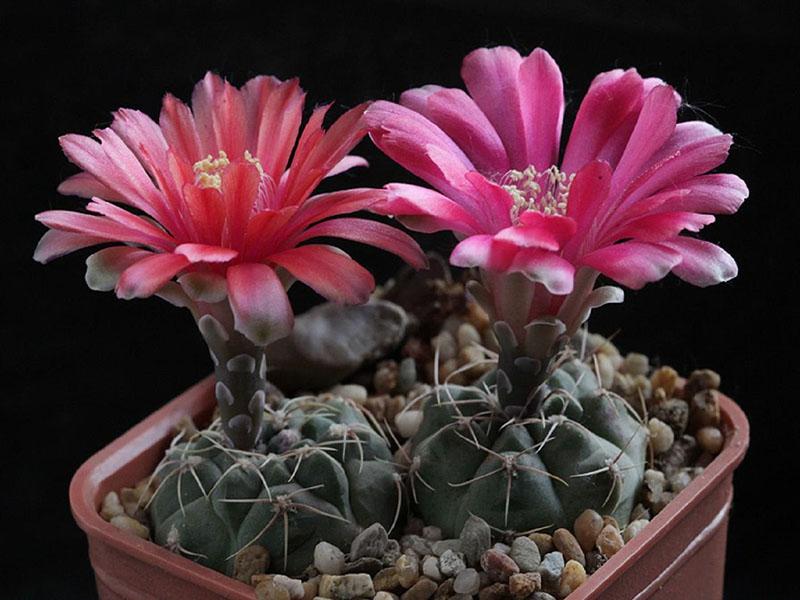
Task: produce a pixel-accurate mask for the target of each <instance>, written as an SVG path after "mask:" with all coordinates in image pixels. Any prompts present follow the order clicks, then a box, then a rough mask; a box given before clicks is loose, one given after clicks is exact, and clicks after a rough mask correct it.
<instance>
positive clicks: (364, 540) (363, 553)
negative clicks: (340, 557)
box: [350, 523, 389, 561]
mask: <svg viewBox="0 0 800 600" xmlns="http://www.w3.org/2000/svg"><path fill="white" fill-rule="evenodd" d="M388 543H389V535H388V534H387V533H386V529H384V527H383V525H381V524H380V523H373V524H372V525H370V526H369V527H367V528H366V529H365V530H364V531H362V532H361V533H359V534H358V535H357V536H356V537H355V539H354V540H353V542H352V543H351V544H350V560H351V561H355V560H358V559H359V558H364V557H367V558H381V557H382V556H383V553H384V552H385V551H386V546H387V545H388Z"/></svg>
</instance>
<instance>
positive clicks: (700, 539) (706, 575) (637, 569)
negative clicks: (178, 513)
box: [69, 377, 749, 600]
mask: <svg viewBox="0 0 800 600" xmlns="http://www.w3.org/2000/svg"><path fill="white" fill-rule="evenodd" d="M212 387H213V379H212V378H210V377H209V378H207V379H204V380H202V381H201V382H199V383H198V384H196V385H195V386H193V387H191V388H189V389H188V390H186V391H185V392H184V393H183V394H181V395H180V396H178V397H177V398H175V399H174V400H172V401H171V402H170V403H169V404H167V405H166V406H164V407H163V408H161V409H160V410H158V411H156V412H155V413H153V414H152V415H150V416H149V417H147V418H146V419H145V420H144V421H142V422H141V423H139V424H138V425H136V426H135V427H134V428H133V429H131V430H130V431H128V432H127V433H125V434H124V435H123V436H121V437H120V438H118V439H117V440H115V441H114V442H112V443H111V444H109V445H108V446H106V447H105V448H103V449H102V450H101V451H100V452H98V453H97V454H95V455H94V456H92V457H91V458H90V459H89V460H87V461H86V462H85V463H84V464H83V465H82V466H81V467H80V468H79V469H78V471H77V472H76V473H75V475H74V477H73V478H72V482H71V484H70V489H69V497H70V505H71V507H72V514H73V515H74V517H75V521H76V522H77V523H78V525H79V526H80V528H81V529H83V531H84V532H85V533H86V535H87V537H88V540H89V559H90V561H91V563H92V567H93V568H94V572H95V577H96V580H97V591H98V594H99V596H100V598H101V600H118V599H126V600H128V599H130V600H151V599H152V600H186V599H187V598H191V599H192V600H205V599H209V600H211V599H220V598H227V599H232V600H233V599H235V600H253V598H254V597H255V595H254V592H253V588H251V587H250V586H248V585H245V584H244V583H241V582H238V581H235V580H233V579H231V578H229V577H226V576H224V575H222V574H220V573H217V572H216V571H212V570H211V569H207V568H205V567H202V566H200V565H198V564H196V563H194V562H192V561H191V560H189V559H187V558H184V557H182V556H178V555H176V554H172V553H171V552H168V551H167V550H165V549H164V548H161V547H160V546H157V545H156V544H153V543H152V542H149V541H146V540H142V539H140V538H137V537H135V536H133V535H130V534H128V533H125V532H123V531H120V530H119V529H117V528H115V527H113V526H112V525H110V524H109V523H106V522H105V521H104V520H103V519H102V518H101V517H100V515H99V514H98V509H99V506H100V504H101V502H102V500H103V498H104V497H105V495H106V494H107V493H108V492H110V491H112V490H119V489H120V488H122V487H126V486H130V485H132V484H134V483H135V482H136V481H139V480H140V479H142V478H144V477H147V476H149V475H150V473H152V470H153V468H154V467H155V465H156V464H157V463H158V461H159V460H160V459H161V457H162V455H163V452H164V450H165V448H166V447H167V444H168V443H169V440H170V438H171V437H172V431H173V427H174V425H175V424H176V423H177V422H178V421H179V420H180V418H181V417H183V416H185V415H191V416H192V418H193V419H195V421H196V422H201V423H202V422H204V421H207V420H208V419H209V417H210V415H211V413H212V411H213V408H214V399H213V389H212ZM720 402H721V407H720V408H721V413H722V420H723V430H724V432H725V437H726V442H725V447H724V449H723V450H722V452H721V453H720V454H719V456H717V457H716V458H715V459H714V461H713V462H712V463H711V464H710V465H709V466H708V467H707V468H706V469H705V471H704V472H703V474H702V475H700V476H699V477H697V478H696V479H695V480H694V481H692V483H691V484H690V485H689V486H688V487H687V488H686V489H685V490H684V491H682V492H681V493H680V494H679V495H678V496H677V497H676V498H675V499H674V500H673V501H672V502H670V503H669V505H668V506H667V507H666V508H665V509H664V510H663V511H661V512H660V513H659V514H658V515H656V517H655V518H654V519H653V520H652V521H651V523H650V524H649V525H648V526H647V527H645V528H644V530H643V531H642V532H641V533H640V534H639V535H637V536H636V538H634V539H633V540H632V541H631V542H629V543H628V544H626V545H625V546H624V547H623V549H622V550H621V551H620V552H618V553H617V554H616V555H614V556H613V557H612V558H611V559H610V560H609V561H608V562H607V563H606V564H605V565H604V566H603V567H602V568H601V569H600V570H599V571H598V572H596V573H595V574H593V575H592V576H591V577H590V578H589V579H588V580H587V582H586V583H585V584H584V585H582V586H581V587H580V588H579V589H578V590H576V591H575V592H574V593H573V594H571V595H570V596H569V600H590V599H591V600H594V599H602V600H645V599H653V600H656V599H658V600H668V599H675V598H681V599H682V600H716V599H720V598H722V590H723V580H724V572H725V545H726V538H727V529H728V511H729V509H730V505H731V499H732V497H733V471H734V469H735V468H736V467H737V466H738V465H739V463H740V462H741V461H742V458H743V457H744V454H745V452H746V450H747V444H748V441H749V427H748V423H747V419H746V417H745V416H744V413H742V411H741V409H740V408H739V407H738V406H737V405H736V404H735V403H734V402H733V401H732V400H731V399H730V398H727V397H725V396H721V397H720Z"/></svg>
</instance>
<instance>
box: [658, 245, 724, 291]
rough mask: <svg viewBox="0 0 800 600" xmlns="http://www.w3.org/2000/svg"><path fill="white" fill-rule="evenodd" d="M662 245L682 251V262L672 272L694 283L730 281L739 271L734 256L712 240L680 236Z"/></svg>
mask: <svg viewBox="0 0 800 600" xmlns="http://www.w3.org/2000/svg"><path fill="white" fill-rule="evenodd" d="M661 245H662V246H666V247H667V248H670V249H672V250H674V251H676V252H678V253H680V255H681V262H680V263H679V264H678V265H676V266H675V267H673V269H672V272H673V273H675V275H677V276H678V277H680V278H681V279H683V280H684V281H686V282H688V283H691V284H692V285H697V286H700V287H707V286H709V285H715V284H717V283H722V282H723V281H729V280H731V279H733V278H734V277H736V275H738V273H739V268H738V267H737V266H736V261H735V260H734V259H733V257H732V256H731V255H730V254H728V253H727V252H725V250H723V249H722V248H720V247H719V246H717V245H715V244H712V243H710V242H706V241H704V240H697V239H694V238H690V237H684V236H680V237H676V238H674V239H672V240H669V241H667V242H662V243H661Z"/></svg>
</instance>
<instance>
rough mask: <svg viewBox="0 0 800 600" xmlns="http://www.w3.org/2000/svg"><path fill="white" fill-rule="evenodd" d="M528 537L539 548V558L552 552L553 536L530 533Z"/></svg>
mask: <svg viewBox="0 0 800 600" xmlns="http://www.w3.org/2000/svg"><path fill="white" fill-rule="evenodd" d="M528 537H529V538H531V539H532V540H533V541H534V543H535V544H536V546H537V547H538V548H539V554H540V555H541V556H544V555H545V554H550V553H551V552H552V551H553V549H554V546H553V536H551V535H550V534H549V533H532V534H530V535H529V536H528Z"/></svg>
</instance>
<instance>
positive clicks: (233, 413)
mask: <svg viewBox="0 0 800 600" xmlns="http://www.w3.org/2000/svg"><path fill="white" fill-rule="evenodd" d="M225 321H228V319H225V318H224V315H219V314H217V315H211V314H204V315H202V316H200V318H199V319H198V321H197V326H198V328H199V329H200V333H202V334H203V338H204V339H205V341H206V343H207V344H208V349H209V351H210V353H211V360H213V361H214V374H215V375H216V377H217V383H216V386H215V388H214V393H215V396H216V399H217V405H218V406H219V412H220V418H221V420H222V430H223V431H224V432H225V434H226V435H227V436H228V438H229V439H230V441H231V443H232V444H233V446H234V447H235V448H237V449H239V450H252V449H253V448H254V447H255V444H256V440H257V439H258V434H259V432H260V431H261V423H262V420H263V418H264V402H265V400H266V389H267V379H266V375H267V361H266V356H265V354H264V350H265V348H264V347H263V346H256V345H255V344H253V342H251V341H250V340H248V339H247V338H246V337H244V336H243V335H242V334H241V333H239V332H238V331H236V330H235V329H234V328H233V327H232V326H231V324H230V323H225Z"/></svg>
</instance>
